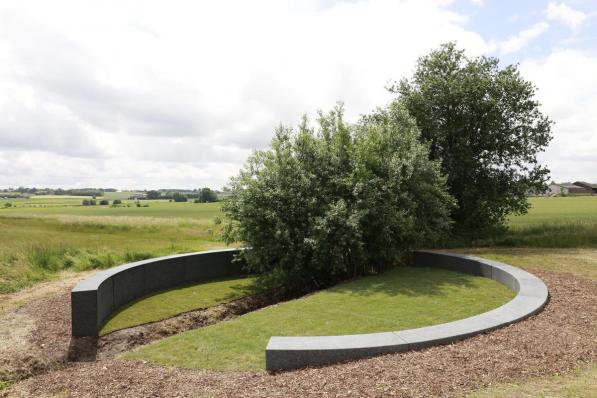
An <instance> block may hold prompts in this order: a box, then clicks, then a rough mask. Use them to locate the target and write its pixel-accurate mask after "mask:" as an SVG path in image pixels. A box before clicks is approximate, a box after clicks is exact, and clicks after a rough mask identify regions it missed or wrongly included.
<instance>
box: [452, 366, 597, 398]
mask: <svg viewBox="0 0 597 398" xmlns="http://www.w3.org/2000/svg"><path fill="white" fill-rule="evenodd" d="M481 397H482V398H511V397H516V398H555V397H558V398H580V397H583V398H597V364H589V365H584V366H580V367H579V368H578V369H577V370H576V371H575V372H573V373H570V374H567V375H557V376H550V377H540V378H535V379H531V380H527V381H525V382H522V383H501V384H498V385H495V386H492V387H489V388H484V389H481V390H477V391H474V392H471V393H469V394H467V395H464V396H463V398H481Z"/></svg>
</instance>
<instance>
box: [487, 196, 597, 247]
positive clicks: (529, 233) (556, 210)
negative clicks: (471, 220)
mask: <svg viewBox="0 0 597 398" xmlns="http://www.w3.org/2000/svg"><path fill="white" fill-rule="evenodd" d="M530 203H531V205H532V208H531V210H530V211H529V213H528V214H525V215H523V216H516V217H512V218H511V219H510V223H509V224H510V232H509V233H508V234H507V235H506V236H505V237H503V238H500V239H498V240H497V242H496V243H498V244H501V245H505V246H532V247H597V196H569V197H553V198H549V197H548V198H543V197H541V198H531V199H530Z"/></svg>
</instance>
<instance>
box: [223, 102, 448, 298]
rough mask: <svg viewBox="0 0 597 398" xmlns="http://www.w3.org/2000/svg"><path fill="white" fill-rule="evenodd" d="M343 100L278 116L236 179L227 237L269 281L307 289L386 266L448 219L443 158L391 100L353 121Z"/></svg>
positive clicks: (433, 237)
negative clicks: (434, 157) (316, 111)
mask: <svg viewBox="0 0 597 398" xmlns="http://www.w3.org/2000/svg"><path fill="white" fill-rule="evenodd" d="M342 113H343V110H342V107H341V106H338V107H337V108H336V109H335V110H334V111H332V112H330V113H329V114H327V115H323V114H320V118H319V121H318V122H319V123H318V124H319V127H318V129H317V130H315V129H314V128H312V127H310V126H309V124H308V122H307V120H306V118H304V119H303V122H302V123H301V124H300V125H299V126H298V128H297V129H296V130H293V129H290V128H286V127H283V126H280V127H279V128H278V129H277V131H276V135H275V138H274V139H273V141H272V144H271V146H272V147H271V149H270V150H266V151H258V152H256V153H255V154H254V155H253V156H251V157H250V158H249V160H248V162H247V164H246V165H245V166H244V168H243V169H242V170H241V172H240V174H239V175H238V176H237V177H235V178H233V179H232V180H231V184H230V186H231V195H230V197H229V199H228V200H227V201H226V202H225V204H224V206H223V210H224V212H225V213H226V215H227V217H228V219H227V222H226V226H225V234H224V239H225V241H226V242H227V243H232V242H243V243H244V244H245V245H246V247H247V248H250V249H246V250H244V251H243V253H242V256H243V257H244V259H245V260H246V262H247V264H248V267H249V269H250V270H251V271H254V272H257V273H259V274H261V276H260V278H259V282H260V283H263V284H264V285H265V286H270V287H274V286H276V287H281V286H283V288H284V289H286V290H303V289H310V288H321V287H325V286H329V285H331V284H333V283H335V282H337V281H338V280H339V279H342V278H346V277H350V276H357V275H362V274H367V273H370V272H380V271H382V270H383V269H385V268H386V267H389V266H392V265H394V264H396V263H397V262H398V260H399V259H400V258H401V257H402V256H403V255H404V254H405V252H406V251H407V250H408V249H411V248H413V247H416V246H421V245H426V244H430V243H432V242H434V241H437V240H439V239H441V238H442V237H443V235H444V234H445V232H446V231H447V230H448V229H449V227H450V220H449V213H450V207H451V205H452V199H451V197H450V196H449V195H448V194H447V192H446V190H445V186H444V183H445V181H444V179H443V178H442V177H441V176H440V172H439V164H438V163H436V162H433V161H430V160H429V159H428V149H427V147H426V146H425V145H423V144H421V143H420V142H419V132H418V130H417V128H416V126H415V122H414V120H412V119H411V118H410V117H409V116H408V114H407V113H406V111H405V110H404V109H403V108H402V107H401V106H400V105H399V104H398V103H394V104H392V105H391V106H389V107H388V108H386V109H379V110H378V111H377V112H376V113H375V114H373V115H371V116H368V117H365V118H363V119H362V120H361V122H360V123H359V124H357V125H354V126H350V125H347V124H346V123H345V122H344V121H343V118H342Z"/></svg>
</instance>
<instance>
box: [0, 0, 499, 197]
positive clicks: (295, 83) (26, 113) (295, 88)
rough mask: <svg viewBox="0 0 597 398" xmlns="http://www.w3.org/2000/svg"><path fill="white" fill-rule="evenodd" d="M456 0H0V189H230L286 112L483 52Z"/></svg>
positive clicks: (359, 98) (359, 100) (289, 115)
mask: <svg viewBox="0 0 597 398" xmlns="http://www.w3.org/2000/svg"><path fill="white" fill-rule="evenodd" d="M447 4H448V3H446V2H444V1H434V0H424V1H420V0H407V1H401V2H396V1H392V0H367V1H365V0H364V1H358V2H347V3H336V4H330V3H329V1H323V2H319V1H316V0H304V1H300V2H299V1H294V0H293V1H290V0H288V1H279V0H262V1H255V2H246V1H240V0H239V1H230V0H225V1H209V2H207V1H205V2H196V1H175V2H168V3H165V2H160V1H146V0H144V1H125V2H123V1H104V2H87V1H53V2H46V1H21V0H19V1H16V0H15V1H6V2H2V3H0V90H2V93H3V94H2V98H0V112H2V115H3V120H2V122H0V152H1V153H0V156H1V157H0V167H3V168H2V170H3V171H6V172H5V173H4V172H3V178H2V181H1V182H0V184H2V185H3V186H5V185H13V186H14V185H24V184H31V185H34V184H35V185H48V184H62V185H67V186H75V185H77V186H90V185H106V186H107V185H110V186H117V187H119V186H120V187H157V186H176V185H179V186H185V187H193V186H196V185H199V184H212V186H214V187H217V186H221V185H222V184H224V183H225V182H226V180H227V179H228V177H229V176H230V175H232V174H234V173H235V172H236V170H238V168H239V167H240V166H241V164H242V163H243V162H244V160H245V158H246V156H247V155H248V154H249V153H250V150H251V149H253V148H261V147H264V146H265V145H267V143H268V142H269V140H270V138H271V136H272V133H273V128H274V127H275V125H277V124H278V123H279V122H280V121H282V122H285V123H294V122H296V121H297V120H298V118H299V117H300V115H301V114H302V113H303V112H308V113H311V114H313V112H314V111H315V110H316V109H319V108H323V109H327V108H330V107H331V106H333V104H334V103H335V102H336V101H337V100H343V101H344V102H345V103H346V107H347V111H348V117H349V118H352V119H354V118H356V116H357V115H358V114H360V113H364V112H368V111H370V110H371V108H373V107H374V106H377V105H380V104H383V103H384V102H385V101H387V100H388V98H389V96H388V93H387V92H386V91H385V89H384V86H385V85H386V84H387V83H388V82H389V81H391V80H392V79H398V78H401V77H403V76H406V75H409V74H410V72H411V70H412V67H413V65H414V61H415V60H416V58H417V57H418V56H420V55H422V54H424V53H426V52H427V51H429V50H430V49H432V48H434V47H436V46H437V45H439V44H440V43H441V42H445V41H448V40H457V41H458V42H459V44H460V45H461V46H463V47H465V48H467V50H469V52H470V53H471V54H475V55H476V54H481V53H483V52H485V51H487V50H488V49H489V46H488V45H487V43H486V42H485V41H484V40H483V39H482V38H481V37H480V36H479V35H478V34H476V33H474V32H471V31H468V30H466V29H465V28H464V27H463V23H464V22H465V18H464V17H463V16H461V15H459V14H457V13H454V12H451V11H449V10H447V9H446V8H445V7H446V5H447ZM82 157H86V158H88V159H82ZM7 159H10V160H7ZM8 163H10V164H8Z"/></svg>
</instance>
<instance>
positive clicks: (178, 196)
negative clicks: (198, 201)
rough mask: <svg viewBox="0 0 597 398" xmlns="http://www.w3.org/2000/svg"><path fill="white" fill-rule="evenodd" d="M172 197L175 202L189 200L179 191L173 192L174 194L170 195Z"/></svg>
mask: <svg viewBox="0 0 597 398" xmlns="http://www.w3.org/2000/svg"><path fill="white" fill-rule="evenodd" d="M172 199H173V200H174V201H175V202H187V201H188V200H189V199H188V198H187V197H186V196H185V195H183V194H181V193H180V192H174V194H173V195H172Z"/></svg>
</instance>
